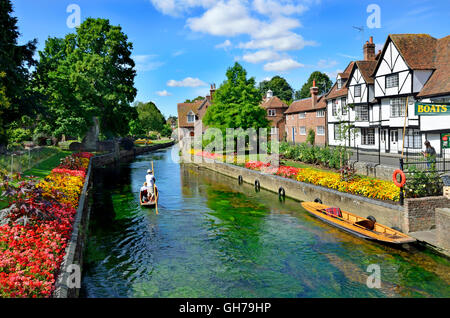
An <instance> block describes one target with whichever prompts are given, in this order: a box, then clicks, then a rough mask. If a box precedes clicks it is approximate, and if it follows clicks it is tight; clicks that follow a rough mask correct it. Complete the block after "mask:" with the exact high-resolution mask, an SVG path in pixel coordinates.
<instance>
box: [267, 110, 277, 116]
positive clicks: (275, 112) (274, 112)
mask: <svg viewBox="0 0 450 318" xmlns="http://www.w3.org/2000/svg"><path fill="white" fill-rule="evenodd" d="M268 113H269V116H270V117H274V116H276V115H277V111H276V110H275V109H269V110H268Z"/></svg>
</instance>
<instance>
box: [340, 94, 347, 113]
mask: <svg viewBox="0 0 450 318" xmlns="http://www.w3.org/2000/svg"><path fill="white" fill-rule="evenodd" d="M341 114H342V116H345V115H347V114H348V109H347V98H345V97H343V98H341Z"/></svg>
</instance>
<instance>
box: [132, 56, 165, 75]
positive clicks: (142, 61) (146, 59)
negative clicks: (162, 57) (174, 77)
mask: <svg viewBox="0 0 450 318" xmlns="http://www.w3.org/2000/svg"><path fill="white" fill-rule="evenodd" d="M156 57H157V55H155V54H147V55H133V60H134V63H135V64H136V66H135V68H136V70H137V71H138V72H146V71H153V70H156V69H158V68H160V67H161V66H163V65H164V62H161V61H155V58H156Z"/></svg>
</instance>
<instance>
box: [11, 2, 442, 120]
mask: <svg viewBox="0 0 450 318" xmlns="http://www.w3.org/2000/svg"><path fill="white" fill-rule="evenodd" d="M12 3H13V6H14V15H15V16H16V17H17V18H18V20H19V21H18V24H19V31H20V33H21V37H20V39H19V42H20V43H25V42H27V41H29V40H32V39H37V40H38V50H42V49H43V48H44V46H45V41H46V39H47V38H48V37H64V36H65V35H66V34H68V33H73V32H75V29H74V27H73V24H71V23H67V21H68V20H69V21H73V19H72V18H73V15H72V14H73V13H74V11H72V10H69V12H67V11H68V7H69V8H70V5H73V4H75V5H77V6H78V7H79V9H80V17H81V22H82V21H83V20H85V19H86V18H88V17H92V18H106V19H109V20H110V23H111V24H114V25H120V26H121V27H122V29H123V32H125V33H126V34H127V36H128V38H129V41H131V42H132V43H133V55H132V56H133V58H134V60H135V62H136V71H137V76H136V79H135V86H136V88H137V90H138V93H137V96H136V101H143V102H147V101H153V102H154V103H155V104H156V105H157V106H158V108H159V109H160V110H161V112H162V113H163V114H164V115H165V116H169V115H176V114H177V103H181V102H184V101H185V100H186V99H193V98H195V97H197V96H199V95H201V96H205V95H207V94H209V88H210V85H211V84H212V83H215V84H216V86H217V87H219V86H220V84H221V83H223V81H224V80H225V79H226V77H225V72H226V70H227V68H229V67H231V66H233V64H234V63H235V62H236V61H237V62H239V63H241V64H242V65H243V66H244V68H245V69H246V70H247V73H248V76H249V77H254V78H255V79H256V81H257V82H258V83H259V82H261V81H263V80H265V79H270V78H271V77H273V76H275V75H280V76H282V77H284V78H285V79H286V80H287V81H288V82H289V84H290V85H291V86H292V88H293V89H295V90H298V89H300V88H301V86H302V85H303V84H304V83H305V82H306V80H307V79H308V77H309V75H310V74H311V73H312V72H313V71H316V70H317V71H321V72H324V73H326V74H328V75H329V76H330V78H331V80H332V81H334V80H335V77H336V74H337V73H338V72H341V71H342V70H344V69H345V67H346V66H347V65H348V63H349V62H350V61H351V60H357V59H362V58H363V51H362V46H363V44H364V42H365V41H366V40H368V39H369V37H370V36H373V38H374V42H375V43H376V49H377V50H378V49H381V48H382V46H383V44H384V42H385V40H386V38H387V36H388V35H389V34H395V33H427V34H430V35H431V36H433V37H436V38H441V37H444V36H447V35H449V30H450V17H449V12H450V1H448V0H422V1H419V0H407V1H403V0H398V1H397V0H389V1H384V0H383V1H378V0H370V1H364V0H348V1H345V0H340V1H337V0H12ZM355 27H357V28H359V29H356V28H355ZM362 28H363V29H362ZM361 30H363V31H361Z"/></svg>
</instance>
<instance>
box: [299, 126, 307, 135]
mask: <svg viewBox="0 0 450 318" xmlns="http://www.w3.org/2000/svg"><path fill="white" fill-rule="evenodd" d="M299 133H300V135H306V126H300V127H299Z"/></svg>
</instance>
